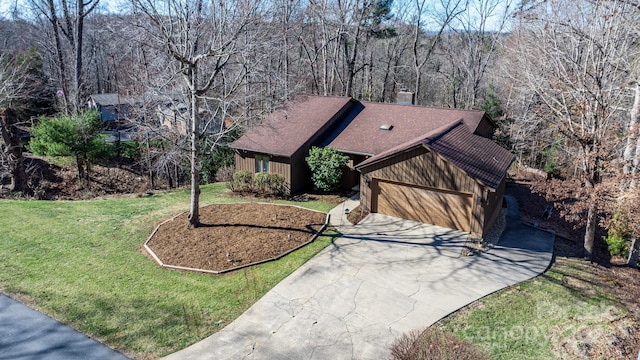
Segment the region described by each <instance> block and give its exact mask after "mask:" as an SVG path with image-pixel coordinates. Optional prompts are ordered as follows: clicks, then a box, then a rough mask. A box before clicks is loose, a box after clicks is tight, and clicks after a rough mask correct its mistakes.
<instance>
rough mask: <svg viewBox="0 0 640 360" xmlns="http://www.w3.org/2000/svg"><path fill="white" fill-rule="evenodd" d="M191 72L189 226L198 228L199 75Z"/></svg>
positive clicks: (192, 70) (194, 70)
mask: <svg viewBox="0 0 640 360" xmlns="http://www.w3.org/2000/svg"><path fill="white" fill-rule="evenodd" d="M189 70H190V74H189V75H190V77H191V79H190V81H191V101H190V102H191V207H190V210H189V224H190V225H191V226H192V227H194V228H196V227H198V226H200V169H199V168H200V166H199V162H200V149H199V144H198V141H199V138H200V136H199V131H200V121H199V118H198V96H197V73H196V69H195V66H192V67H191V69H189Z"/></svg>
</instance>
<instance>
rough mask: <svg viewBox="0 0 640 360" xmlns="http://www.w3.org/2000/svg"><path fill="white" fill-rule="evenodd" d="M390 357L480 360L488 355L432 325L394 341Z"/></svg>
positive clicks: (487, 357)
mask: <svg viewBox="0 0 640 360" xmlns="http://www.w3.org/2000/svg"><path fill="white" fill-rule="evenodd" d="M391 359H393V360H430V359H442V360H458V359H460V360H480V359H489V356H487V355H486V354H485V353H484V352H483V351H482V350H481V349H480V348H478V347H477V346H475V345H473V344H472V343H470V342H469V341H467V340H463V339H459V338H458V337H456V336H455V335H454V334H452V333H446V332H444V331H443V330H441V329H438V328H435V327H432V328H428V329H427V330H425V331H423V332H419V331H412V332H410V333H409V334H405V335H402V336H401V337H400V338H398V339H397V340H396V341H394V343H393V345H392V347H391Z"/></svg>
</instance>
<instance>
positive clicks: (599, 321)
mask: <svg viewBox="0 0 640 360" xmlns="http://www.w3.org/2000/svg"><path fill="white" fill-rule="evenodd" d="M586 264H588V263H587V262H585V261H582V260H578V259H567V258H558V259H557V261H556V263H555V264H554V265H553V267H552V268H551V269H550V270H549V271H548V272H546V273H545V274H543V275H541V276H539V277H537V278H535V279H532V280H529V281H526V282H524V283H521V284H519V285H517V286H514V287H510V288H507V289H504V290H501V291H499V292H497V293H495V294H493V295H490V296H488V297H486V298H484V299H482V300H480V301H478V302H477V303H475V304H473V305H471V306H470V307H469V308H467V309H464V310H462V311H460V312H457V313H455V314H453V315H452V316H450V317H448V318H446V319H444V320H443V321H441V322H440V323H439V324H438V325H439V326H441V327H444V328H445V329H448V330H450V331H453V332H454V333H455V334H456V335H457V336H458V337H460V338H463V339H467V340H469V341H471V342H472V343H474V344H475V345H477V346H479V347H480V348H482V349H483V350H485V351H487V352H488V353H489V354H490V355H491V358H492V359H553V358H556V354H555V353H554V349H556V350H557V349H559V347H560V346H561V345H562V344H564V343H574V344H577V343H579V342H580V337H581V335H580V332H581V331H582V332H583V333H584V332H585V331H588V332H590V333H591V334H610V333H611V331H612V329H610V328H609V326H610V324H611V323H612V321H611V319H612V317H613V318H615V319H622V318H624V316H625V315H627V313H628V311H627V310H626V308H625V307H624V306H623V305H621V304H620V303H619V302H618V301H617V299H616V298H615V297H614V296H613V295H611V294H609V293H607V292H606V291H604V290H603V289H605V287H604V286H601V285H600V284H599V282H602V281H605V280H603V279H597V278H595V277H593V276H591V274H589V268H588V265H586ZM598 337H599V336H596V337H595V338H598Z"/></svg>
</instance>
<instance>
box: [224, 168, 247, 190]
mask: <svg viewBox="0 0 640 360" xmlns="http://www.w3.org/2000/svg"><path fill="white" fill-rule="evenodd" d="M228 186H229V188H230V189H231V191H234V192H245V191H252V190H253V175H252V174H251V172H250V171H247V170H242V171H237V172H236V173H235V174H233V179H232V180H231V182H230V183H229V184H228Z"/></svg>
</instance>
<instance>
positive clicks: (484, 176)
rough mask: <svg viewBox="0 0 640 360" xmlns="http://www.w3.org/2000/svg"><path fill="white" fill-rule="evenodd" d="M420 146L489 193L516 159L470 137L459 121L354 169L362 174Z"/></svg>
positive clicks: (488, 141)
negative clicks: (481, 185)
mask: <svg viewBox="0 0 640 360" xmlns="http://www.w3.org/2000/svg"><path fill="white" fill-rule="evenodd" d="M419 146H424V147H425V148H427V149H430V150H432V151H434V152H435V153H437V154H439V155H440V156H442V157H443V158H444V159H446V160H447V161H449V162H451V163H452V164H454V165H456V166H457V167H459V168H460V169H462V170H463V171H465V172H466V173H467V174H468V175H469V176H471V177H473V178H475V179H476V180H478V181H479V182H481V183H483V184H485V185H487V186H489V187H490V188H492V189H496V188H497V187H498V185H499V184H500V182H501V181H502V179H503V178H504V176H505V174H506V172H507V170H508V168H509V166H511V163H512V162H513V160H514V159H515V157H514V155H513V154H511V152H509V151H508V150H506V149H504V148H502V147H501V146H500V145H498V144H496V143H494V142H493V141H492V140H491V139H487V138H484V137H482V136H479V135H475V134H473V133H472V132H471V131H470V130H469V128H468V127H467V126H465V125H464V122H463V121H462V120H459V121H456V122H454V123H453V124H449V125H445V126H443V127H440V128H438V129H436V130H434V131H431V132H430V133H428V134H425V135H421V136H419V137H417V138H414V139H412V140H410V141H408V142H405V143H403V144H400V145H398V146H396V147H394V148H391V149H389V150H387V151H385V152H382V153H380V154H378V155H376V156H373V157H371V158H369V159H367V160H365V161H363V162H362V163H360V164H359V165H357V166H356V169H358V170H362V169H364V168H367V167H369V166H370V165H373V164H375V163H377V162H379V161H382V160H385V159H388V158H392V157H395V156H396V155H398V154H400V153H402V152H404V151H407V150H410V149H414V148H416V147H419Z"/></svg>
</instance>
